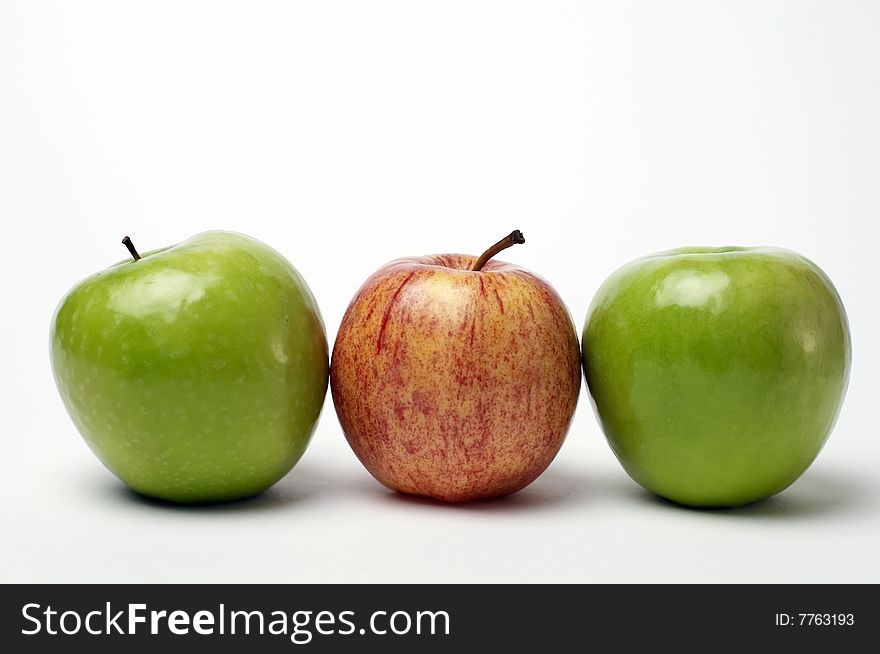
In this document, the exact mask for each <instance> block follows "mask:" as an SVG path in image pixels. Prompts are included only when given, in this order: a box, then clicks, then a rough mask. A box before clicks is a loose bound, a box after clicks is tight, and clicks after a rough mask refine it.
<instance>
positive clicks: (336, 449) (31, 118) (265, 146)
mask: <svg viewBox="0 0 880 654" xmlns="http://www.w3.org/2000/svg"><path fill="white" fill-rule="evenodd" d="M878 25H880V4H878V3H876V2H869V1H866V2H807V1H803V0H796V1H792V2H768V1H766V0H759V1H754V2H722V1H719V2H663V3H658V2H652V1H650V0H649V1H645V2H618V1H609V2H605V3H599V2H580V1H571V2H554V1H548V0H542V1H540V2H539V1H535V2H525V3H524V2H510V1H498V2H480V1H474V0H467V1H461V2H431V3H421V2H413V1H411V0H406V1H401V2H355V1H353V2H335V1H329V0H320V1H315V2H283V1H279V2H271V3H269V2H240V3H233V4H227V3H222V2H207V1H206V2H178V1H176V0H175V1H173V2H171V1H169V2H149V3H147V2H144V3H131V2H129V3H118V2H110V1H108V2H102V3H96V2H76V3H70V2H35V1H25V0H21V1H18V0H6V1H5V2H3V3H2V4H0V221H2V226H3V234H4V248H3V249H4V255H3V257H2V258H0V267H2V270H0V283H2V295H3V299H4V305H3V306H4V308H3V320H2V322H0V325H2V330H3V332H2V339H0V343H2V345H0V347H2V352H0V356H2V359H0V361H2V368H0V375H2V377H0V383H2V389H0V397H2V420H3V432H2V448H3V449H2V453H0V465H2V469H0V479H2V486H0V493H2V497H3V500H2V539H0V542H2V545H0V547H2V556H0V581H218V582H219V581H276V582H282V581H295V582H299V581H302V582H304V581H412V582H420V581H736V582H745V581H756V582H761V581H768V582H775V581H797V582H800V581H804V582H806V581H873V582H878V581H880V563H878V558H877V551H878V548H880V520H878V518H880V514H878V509H880V475H878V472H877V471H878V463H880V439H878V433H877V422H876V419H875V413H876V408H877V393H878V385H877V370H878V368H880V349H878V345H877V338H878V336H877V335H878V333H880V319H878V308H877V304H878V293H877V284H878V282H880V264H878V257H877V254H876V252H875V248H876V241H877V236H878V228H877V223H878V220H877V217H878V215H880V185H878V183H877V180H878V179H880V127H878V124H880V121H878V120H877V117H878V116H880V84H878V79H880V40H878V39H877V34H876V30H877V26H878ZM514 227H517V228H520V229H522V230H523V232H524V233H525V235H526V238H527V240H528V243H527V244H526V245H525V246H520V247H518V248H517V249H516V250H515V251H512V252H510V253H507V254H509V256H507V257H503V258H506V259H508V260H516V261H518V262H520V263H522V264H523V265H526V266H528V267H530V268H532V269H533V270H535V271H537V272H539V273H540V274H542V275H543V276H544V277H546V278H547V279H549V280H550V281H551V282H552V283H553V284H554V285H555V286H556V288H557V289H558V290H559V292H560V294H561V295H562V297H563V298H565V300H566V302H567V303H568V305H569V308H570V309H571V312H572V314H573V316H574V319H575V322H576V323H577V324H578V325H580V324H582V322H583V319H584V316H585V314H586V310H587V306H588V304H589V301H590V299H591V297H592V294H593V292H594V291H595V290H596V288H597V287H598V285H599V284H600V283H601V282H602V280H603V279H604V278H605V277H606V276H607V275H608V274H609V273H610V272H611V271H612V270H613V269H615V268H616V267H617V266H619V265H621V264H623V263H624V262H626V261H628V260H630V259H632V258H635V257H637V256H640V255H643V254H646V253H649V252H653V251H656V250H662V249H666V248H669V247H675V246H680V245H687V244H692V245H693V244H698V245H700V244H702V245H709V244H742V245H751V244H767V245H779V246H784V247H788V248H791V249H794V250H797V251H800V252H802V253H804V254H806V255H807V256H809V257H811V258H812V259H814V260H815V261H816V262H817V263H819V264H820V265H821V266H822V267H823V268H824V269H825V270H826V272H827V273H828V274H829V275H830V276H831V278H832V279H833V280H834V281H835V283H836V284H837V286H838V289H839V291H840V293H841V295H842V297H843V299H844V302H845V304H846V306H847V308H848V310H849V316H850V322H851V325H852V332H853V342H854V360H853V371H852V378H851V385H850V392H849V396H848V398H847V400H846V403H845V406H844V410H843V413H842V416H841V419H840V421H839V423H838V427H837V430H836V432H835V433H834V434H833V435H832V437H831V440H830V442H829V444H828V446H827V447H826V448H825V450H824V451H823V453H822V454H821V455H820V457H819V459H818V460H817V461H816V463H815V464H814V465H813V467H812V468H811V469H810V470H809V471H808V472H807V474H806V475H805V476H804V477H803V478H802V479H801V480H800V481H799V482H798V483H797V484H796V485H795V486H793V487H792V488H791V489H789V490H788V491H786V492H784V493H783V494H781V495H780V496H778V497H777V498H775V499H773V500H770V501H768V502H765V503H763V504H759V505H756V506H753V507H749V508H745V509H742V510H738V511H723V512H706V511H689V510H684V509H679V508H675V507H673V506H671V505H668V504H665V503H662V502H660V501H657V500H654V499H652V498H651V497H650V496H649V495H647V494H646V493H644V492H643V491H641V490H640V489H639V488H638V487H637V486H636V485H635V484H634V483H633V482H631V481H630V480H629V478H628V477H627V476H626V475H625V474H624V472H623V471H622V470H621V469H620V467H619V466H618V465H617V463H616V461H615V460H614V458H613V456H612V454H611V452H610V450H609V449H608V447H607V446H606V444H605V442H604V439H603V438H602V435H601V432H600V430H599V428H598V426H597V423H596V421H595V420H594V418H593V415H592V411H591V408H590V406H589V401H588V398H587V395H586V393H583V394H582V395H581V403H580V405H579V409H578V413H577V415H576V417H575V422H574V425H573V428H572V431H571V432H570V434H569V438H568V441H567V442H566V444H565V446H564V448H563V450H562V452H561V453H560V455H559V457H558V458H557V460H556V462H555V463H554V464H553V465H552V466H551V467H550V469H549V470H548V471H547V473H546V474H545V475H544V476H543V477H542V478H541V479H539V480H538V481H537V482H536V483H535V484H534V485H533V486H532V487H530V488H529V489H527V490H525V491H524V492H522V493H520V494H518V495H516V496H514V497H511V498H509V499H507V500H502V501H498V502H493V503H486V504H479V505H474V506H464V507H446V506H440V505H436V504H431V503H425V502H420V501H417V500H411V499H406V498H403V497H399V496H395V495H393V494H391V493H389V492H387V491H385V490H384V489H383V488H382V487H380V486H379V485H378V484H377V483H376V482H374V481H373V480H372V478H371V477H370V476H369V475H368V473H367V472H366V471H364V470H363V469H362V468H361V466H360V464H359V463H358V462H357V460H356V459H355V457H354V455H353V454H351V452H350V451H349V449H348V447H347V445H346V443H345V441H344V439H343V436H342V433H341V431H340V429H339V426H338V423H337V421H336V418H335V415H334V411H333V408H332V404H331V402H330V401H329V397H328V402H327V404H326V405H325V410H324V414H323V417H322V421H321V423H320V426H319V428H318V431H317V433H316V436H315V439H314V441H313V444H312V446H311V448H310V449H309V451H308V452H307V453H306V455H305V457H304V459H303V460H302V462H301V463H300V464H299V466H298V467H297V468H296V469H295V470H294V471H293V472H292V473H291V474H290V475H289V476H288V477H287V478H286V479H285V480H283V481H282V482H281V483H280V484H279V485H278V486H277V487H276V488H275V489H273V490H271V491H270V492H268V493H267V494H265V495H264V496H262V497H260V498H257V499H254V500H251V501H247V502H242V503H238V504H232V505H227V506H219V507H213V508H198V509H196V508H192V509H180V508H177V509H175V508H171V507H168V506H164V505H159V504H153V503H150V502H147V501H144V500H141V499H138V498H137V497H135V496H134V495H132V494H130V493H128V492H127V491H125V490H124V488H123V487H122V486H121V485H120V483H119V482H117V481H116V480H115V478H114V477H112V476H111V475H110V474H109V473H108V472H106V471H105V470H104V469H103V467H102V466H101V465H100V464H99V463H98V462H97V460H96V459H95V458H94V457H93V456H92V454H91V453H90V452H89V451H88V449H87V448H86V446H85V445H84V443H83V442H82V440H81V439H80V437H79V436H78V435H77V433H76V431H75V429H74V427H73V426H72V424H71V423H70V421H69V419H68V418H67V416H66V414H65V412H64V409H63V407H62V405H61V402H60V400H59V398H58V395H57V393H56V391H55V388H54V384H53V381H52V378H51V374H50V370H49V362H48V355H47V332H48V325H49V319H50V316H51V314H52V311H53V310H54V307H55V305H56V303H57V302H58V301H59V300H60V298H61V297H62V295H63V294H64V292H65V291H66V290H67V289H68V288H69V287H70V286H71V285H72V284H73V283H75V282H76V281H77V280H79V279H80V278H82V277H84V276H86V275H87V274H90V273H92V272H94V271H95V270H98V269H100V268H103V267H104V266H106V265H108V264H110V263H112V262H114V261H116V260H119V259H122V258H124V257H125V252H124V250H123V248H122V246H121V245H120V244H119V239H120V238H121V237H122V236H123V235H124V234H130V235H131V236H132V238H133V239H134V240H135V242H136V243H137V244H138V247H140V248H141V249H144V250H148V249H151V248H153V247H158V246H163V245H167V244H169V243H173V242H176V241H180V240H183V239H184V238H186V237H188V236H191V235H192V234H194V233H196V232H199V231H202V230H205V229H234V230H238V231H242V232H245V233H248V234H250V235H252V236H255V237H257V238H260V239H262V240H264V241H266V242H267V243H269V244H271V245H273V246H274V247H276V248H278V249H280V250H281V251H282V252H284V253H285V254H286V255H287V256H288V257H289V258H290V259H291V260H292V261H293V262H294V264H295V265H296V266H297V267H298V268H299V269H300V271H301V272H302V273H303V274H304V276H305V277H306V279H307V280H308V282H309V283H310V285H311V287H312V289H313V291H314V293H315V295H316V296H317V298H318V300H319V303H320V305H321V307H322V310H323V312H324V318H325V321H326V324H327V327H328V334H329V336H330V338H331V339H332V338H333V337H334V335H335V330H336V326H337V325H338V324H339V320H340V318H341V316H342V313H343V311H344V310H345V307H346V305H347V303H348V301H349V299H350V298H351V296H352V294H353V293H354V291H355V290H356V288H357V287H358V286H359V285H360V284H361V282H362V281H363V280H364V279H365V278H366V276H367V275H368V274H369V273H371V272H372V271H373V270H374V269H375V268H377V267H378V266H379V265H381V264H382V263H384V262H385V261H387V260H389V259H392V258H395V257H398V256H404V255H414V254H427V253H433V252H446V251H464V252H471V253H474V254H476V253H478V252H479V251H480V250H482V249H483V248H484V247H485V246H487V245H488V244H489V243H492V242H494V241H495V240H496V239H497V238H498V237H500V236H501V235H503V234H506V233H507V232H509V231H510V230H511V229H512V228H514Z"/></svg>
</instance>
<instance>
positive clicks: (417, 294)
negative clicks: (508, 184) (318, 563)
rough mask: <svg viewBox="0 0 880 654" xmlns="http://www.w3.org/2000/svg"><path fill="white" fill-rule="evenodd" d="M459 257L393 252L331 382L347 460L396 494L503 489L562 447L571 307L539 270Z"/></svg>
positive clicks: (361, 307) (570, 395)
mask: <svg viewBox="0 0 880 654" xmlns="http://www.w3.org/2000/svg"><path fill="white" fill-rule="evenodd" d="M523 242H525V241H524V239H523V237H522V234H521V233H520V232H519V231H515V232H513V233H512V234H510V236H508V237H506V238H504V239H502V240H501V241H499V242H498V243H496V244H495V245H494V246H492V247H491V248H489V249H488V250H487V251H486V252H484V253H483V255H482V256H481V257H479V259H477V258H476V257H472V256H468V255H462V254H444V255H435V256H427V257H411V258H405V259H397V260H396V261H392V262H391V263H389V264H387V265H386V266H384V267H383V268H380V269H379V270H378V271H377V272H376V273H374V274H373V276H372V277H370V278H369V279H368V280H367V281H366V283H365V284H364V285H363V286H362V287H361V289H360V290H359V291H358V293H357V295H355V297H354V299H353V300H352V302H351V304H350V305H349V307H348V309H347V311H346V312H345V316H344V317H343V319H342V324H341V326H340V328H339V333H338V335H337V337H336V344H335V346H334V348H333V358H332V364H331V372H330V387H331V389H332V393H333V402H334V404H335V406H336V413H337V414H338V416H339V421H340V423H341V424H342V429H343V431H344V432H345V436H346V438H347V439H348V442H349V444H350V445H351V447H352V449H353V450H354V452H355V454H356V455H357V456H358V458H359V459H360V460H361V462H362V463H363V464H364V466H365V467H366V468H367V470H369V471H370V472H371V473H372V474H373V476H374V477H376V479H378V480H379V481H380V482H382V483H383V484H385V485H386V486H388V487H389V488H392V489H394V490H397V491H401V492H403V493H413V494H417V495H427V496H430V497H434V498H437V499H440V500H445V501H449V502H463V501H467V500H475V499H479V498H486V497H493V496H498V495H505V494H508V493H513V492H515V491H518V490H520V489H521V488H524V487H525V486H527V485H528V484H530V483H531V482H532V481H534V480H535V479H536V478H537V477H538V475H540V474H541V473H542V472H543V471H544V470H545V469H546V468H547V466H548V465H550V462H551V461H552V460H553V457H555V456H556V453H557V452H558V451H559V448H560V446H561V445H562V441H563V440H564V438H565V434H566V432H567V431H568V426H569V424H570V422H571V418H572V415H573V414H574V409H575V404H576V403H577V397H578V392H579V390H580V374H581V373H580V351H579V346H578V339H577V334H576V333H575V329H574V325H573V324H572V321H571V317H570V316H569V314H568V310H567V309H566V308H565V305H564V304H563V303H562V300H561V299H560V298H559V296H558V295H557V294H556V292H555V291H554V290H553V288H552V287H551V286H550V285H549V284H548V283H547V282H545V281H544V280H543V279H541V278H540V277H538V276H537V275H535V274H533V273H531V272H529V271H528V270H525V269H523V268H520V267H519V266H515V265H512V264H509V263H502V262H500V261H489V259H490V258H491V257H492V256H494V255H495V254H496V253H497V252H499V251H501V250H503V249H504V248H506V247H509V246H511V245H513V244H514V243H523Z"/></svg>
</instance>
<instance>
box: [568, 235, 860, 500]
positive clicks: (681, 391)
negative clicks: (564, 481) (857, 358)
mask: <svg viewBox="0 0 880 654" xmlns="http://www.w3.org/2000/svg"><path fill="white" fill-rule="evenodd" d="M850 359H851V355H850V335H849V325H848V323H847V318H846V313H845V311H844V308H843V304H842V303H841V300H840V297H839V296H838V294H837V292H836V290H835V288H834V286H833V285H832V283H831V281H830V280H829V279H828V277H827V276H826V275H825V274H824V273H823V272H822V271H821V270H820V269H819V268H818V267H817V266H816V265H815V264H813V263H812V262H810V261H809V260H807V259H805V258H804V257H802V256H800V255H798V254H796V253H794V252H790V251H787V250H781V249H774V248H683V249H680V250H672V251H669V252H662V253H659V254H655V255H653V256H648V257H645V258H643V259H639V260H637V261H634V262H632V263H630V264H628V265H626V266H624V267H623V268H621V269H619V270H618V271H617V272H615V273H614V274H613V275H612V276H611V277H610V278H609V279H608V280H607V281H606V282H605V283H604V284H603V285H602V287H601V288H600V289H599V291H598V293H597V295H596V297H595V299H594V300H593V303H592V306H591V307H590V310H589V313H588V316H587V320H586V324H585V326H584V332H583V362H584V374H585V376H586V380H587V385H588V386H589V389H590V394H591V396H592V399H593V404H594V407H595V410H596V414H597V416H598V418H599V421H600V422H601V424H602V428H603V430H604V431H605V435H606V437H607V439H608V442H609V443H610V445H611V447H612V449H613V450H614V453H615V454H616V455H617V458H618V459H619V460H620V462H621V464H622V465H623V467H624V469H625V470H626V471H627V472H628V473H629V475H630V476H631V477H632V478H633V479H635V480H636V481H637V482H638V483H640V484H641V485H642V486H644V487H645V488H647V489H648V490H651V491H653V492H654V493H656V494H658V495H661V496H663V497H665V498H668V499H670V500H672V501H674V502H678V503H681V504H687V505H693V506H738V505H743V504H747V503H750V502H753V501H756V500H760V499H762V498H765V497H768V496H770V495H773V494H774V493H778V492H779V491H781V490H783V489H784V488H786V487H787V486H788V485H789V484H791V483H792V482H793V481H795V480H796V479H797V478H798V477H799V476H800V475H801V474H802V473H803V472H804V471H805V470H806V469H807V467H808V466H809V465H810V463H811V462H812V461H813V459H814V458H815V457H816V455H817V454H818V453H819V450H820V449H821V448H822V446H823V444H824V443H825V441H826V439H827V438H828V435H829V433H830V432H831V430H832V428H833V426H834V423H835V420H836V419H837V415H838V411H839V410H840V406H841V403H842V401H843V396H844V394H845V392H846V387H847V382H848V378H849V368H850Z"/></svg>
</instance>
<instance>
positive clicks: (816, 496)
mask: <svg viewBox="0 0 880 654" xmlns="http://www.w3.org/2000/svg"><path fill="white" fill-rule="evenodd" d="M870 493H871V490H870V487H869V484H868V483H866V482H865V481H864V480H860V479H859V478H858V477H854V476H853V475H852V474H842V473H841V472H839V471H833V470H830V471H825V470H816V471H808V472H807V473H805V474H804V476H803V477H801V478H800V479H798V480H797V481H795V482H794V483H793V484H792V485H791V486H789V487H788V488H786V489H785V490H783V491H782V492H780V493H777V494H776V495H773V496H771V497H768V498H767V499H765V500H760V501H758V502H753V503H752V504H747V505H745V506H740V507H733V508H707V507H690V506H684V505H681V504H677V503H675V502H672V501H670V500H667V499H665V498H662V497H660V496H659V495H655V494H653V493H651V492H649V491H647V490H645V489H643V488H641V487H639V486H637V485H635V484H633V485H632V487H631V489H630V491H629V495H630V496H631V497H633V498H635V499H637V500H638V501H640V502H641V503H642V504H650V505H653V506H658V507H662V508H665V509H670V510H677V511H685V512H693V513H700V514H706V515H708V516H712V517H715V518H730V519H740V520H742V519H753V520H809V519H812V518H817V517H823V516H829V515H835V514H838V515H843V514H845V513H850V512H852V511H855V510H858V508H859V507H860V506H861V505H862V504H863V503H864V502H865V500H866V498H867V497H868V496H869V494H870Z"/></svg>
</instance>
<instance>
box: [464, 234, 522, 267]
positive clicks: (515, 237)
mask: <svg viewBox="0 0 880 654" xmlns="http://www.w3.org/2000/svg"><path fill="white" fill-rule="evenodd" d="M525 242H526V239H525V237H524V236H523V235H522V232H521V231H519V230H518V229H515V230H513V231H512V232H510V234H508V235H507V236H505V237H504V238H502V239H501V240H500V241H498V242H497V243H496V244H495V245H493V246H492V247H490V248H489V249H488V250H486V251H485V252H483V254H481V255H480V258H479V259H477V261H476V262H475V263H474V265H473V267H472V268H471V270H473V271H474V272H477V271H479V270H482V269H483V266H485V265H486V262H487V261H489V259H491V258H492V257H494V256H495V255H496V254H498V253H499V252H501V250H506V249H507V248H509V247H511V246H512V245H519V244H521V243H525Z"/></svg>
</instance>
